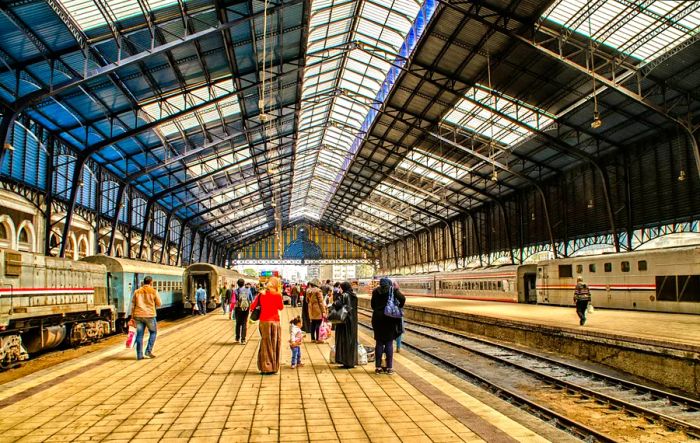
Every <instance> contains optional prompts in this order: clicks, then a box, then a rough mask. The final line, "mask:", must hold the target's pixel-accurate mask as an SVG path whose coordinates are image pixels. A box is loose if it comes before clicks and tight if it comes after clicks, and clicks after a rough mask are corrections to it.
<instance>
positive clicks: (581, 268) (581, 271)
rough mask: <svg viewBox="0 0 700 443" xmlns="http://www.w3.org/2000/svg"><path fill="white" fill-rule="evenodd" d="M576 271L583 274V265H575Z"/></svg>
mask: <svg viewBox="0 0 700 443" xmlns="http://www.w3.org/2000/svg"><path fill="white" fill-rule="evenodd" d="M576 273H577V274H583V265H576Z"/></svg>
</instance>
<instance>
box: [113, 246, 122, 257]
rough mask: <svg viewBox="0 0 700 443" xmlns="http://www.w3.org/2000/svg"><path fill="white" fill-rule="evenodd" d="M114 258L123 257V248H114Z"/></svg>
mask: <svg viewBox="0 0 700 443" xmlns="http://www.w3.org/2000/svg"><path fill="white" fill-rule="evenodd" d="M114 256H115V257H118V258H121V257H124V247H123V246H122V245H117V247H116V248H114Z"/></svg>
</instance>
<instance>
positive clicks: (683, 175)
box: [678, 169, 688, 182]
mask: <svg viewBox="0 0 700 443" xmlns="http://www.w3.org/2000/svg"><path fill="white" fill-rule="evenodd" d="M687 178H688V176H687V175H686V174H685V169H681V172H680V173H679V174H678V181H679V182H684V181H685V179H687Z"/></svg>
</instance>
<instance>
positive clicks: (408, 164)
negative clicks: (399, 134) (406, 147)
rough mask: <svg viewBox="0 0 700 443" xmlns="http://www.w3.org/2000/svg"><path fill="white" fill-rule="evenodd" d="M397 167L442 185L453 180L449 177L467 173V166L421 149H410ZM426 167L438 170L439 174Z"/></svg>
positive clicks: (459, 176)
mask: <svg viewBox="0 0 700 443" xmlns="http://www.w3.org/2000/svg"><path fill="white" fill-rule="evenodd" d="M398 167H399V169H401V170H404V171H408V172H411V173H414V174H417V175H419V176H421V177H426V178H429V179H431V180H434V181H436V182H439V183H441V184H443V185H449V184H450V183H452V182H453V180H451V179H450V177H452V178H455V179H459V178H461V177H464V176H465V175H467V174H468V173H469V169H468V168H465V167H463V166H460V165H457V164H456V163H454V162H449V161H447V160H446V159H444V158H441V157H439V156H438V155H435V154H433V153H429V152H426V151H423V150H421V149H415V150H413V151H411V152H410V153H409V154H408V155H407V156H406V158H405V159H404V160H403V161H402V162H401V163H400V164H399V166H398ZM427 168H430V169H433V170H436V171H440V172H441V174H438V173H436V172H434V171H431V170H430V169H427ZM446 176H447V177H446Z"/></svg>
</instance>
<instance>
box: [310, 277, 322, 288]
mask: <svg viewBox="0 0 700 443" xmlns="http://www.w3.org/2000/svg"><path fill="white" fill-rule="evenodd" d="M309 285H311V286H313V287H314V288H318V287H320V286H321V281H320V280H319V279H317V278H315V279H313V280H311V281H310V282H309Z"/></svg>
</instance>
